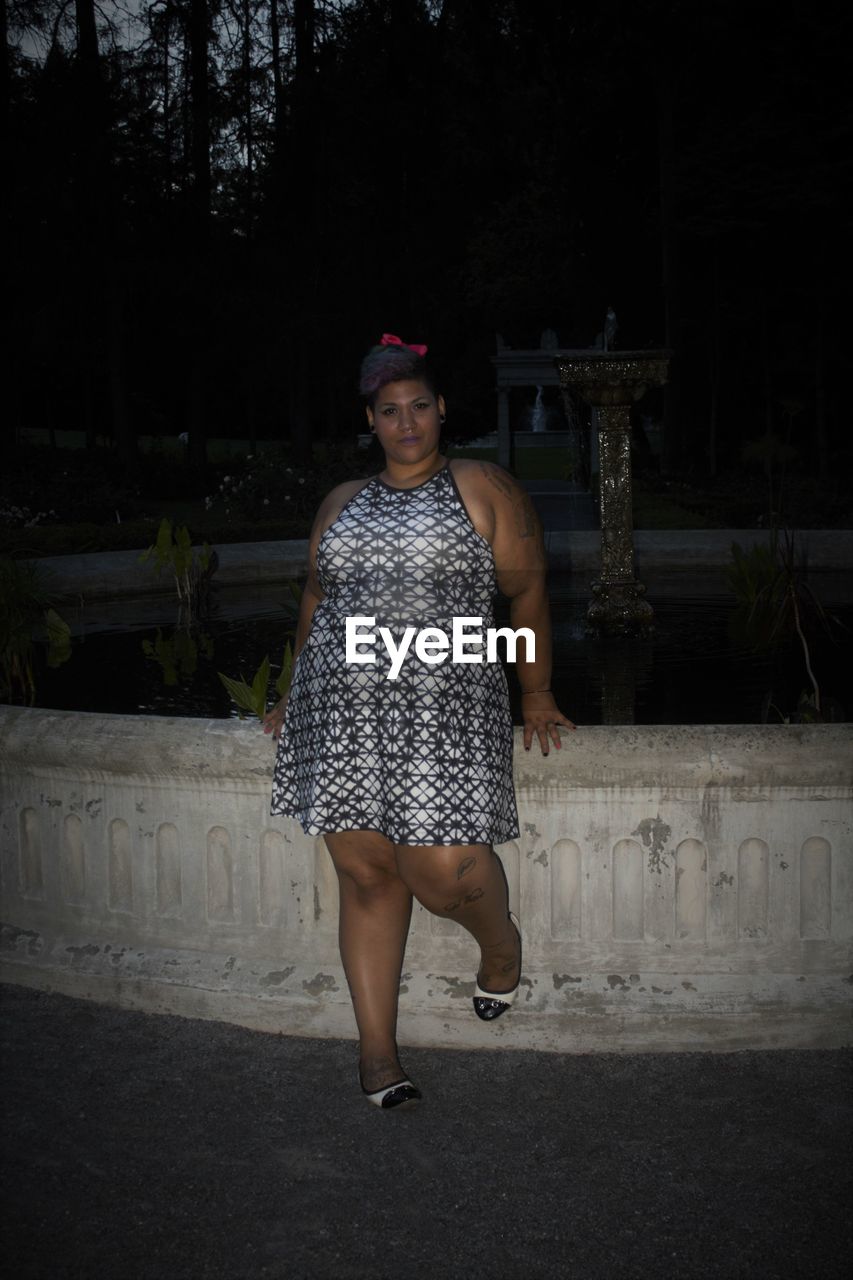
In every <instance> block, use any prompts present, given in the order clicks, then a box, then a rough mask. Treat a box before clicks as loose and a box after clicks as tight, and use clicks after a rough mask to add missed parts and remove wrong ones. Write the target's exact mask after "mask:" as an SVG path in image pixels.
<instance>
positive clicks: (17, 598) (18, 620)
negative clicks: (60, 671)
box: [0, 556, 71, 703]
mask: <svg viewBox="0 0 853 1280" xmlns="http://www.w3.org/2000/svg"><path fill="white" fill-rule="evenodd" d="M37 642H38V643H43V644H46V651H47V652H46V656H47V664H48V666H49V667H58V666H61V665H62V663H63V662H67V661H68V659H69V658H70V657H71V631H70V629H69V626H68V623H67V622H66V621H65V619H64V618H63V617H62V616H61V615H60V614H59V613H57V611H56V609H54V608H53V597H52V595H51V593H50V591H49V589H48V587H47V583H46V576H45V574H44V571H43V570H42V569H41V568H40V567H39V566H38V565H35V564H31V563H28V562H26V561H22V560H12V559H11V558H10V557H8V556H2V557H0V696H2V697H3V698H13V699H14V698H17V697H20V698H22V699H25V700H26V701H27V702H29V703H32V702H33V699H34V697H35V691H36V682H35V674H34V661H35V648H36V643H37Z"/></svg>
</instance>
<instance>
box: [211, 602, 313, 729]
mask: <svg viewBox="0 0 853 1280" xmlns="http://www.w3.org/2000/svg"><path fill="white" fill-rule="evenodd" d="M301 598H302V591H301V588H300V586H299V584H298V583H297V582H294V581H293V580H292V579H288V581H287V599H286V600H283V601H281V606H282V608H283V609H284V611H285V613H287V614H288V616H289V617H290V620H291V624H292V626H291V630H294V629H295V626H296V621H297V618H298V617H299V603H300V600H301ZM270 673H271V665H270V660H269V655H268V654H266V655H264V659H263V661H262V662H261V665H260V666H259V667H258V669H257V671H256V672H255V675H254V677H253V678H252V682H251V684H248V683H247V682H246V680H245V679H244V678H243V676H242V675H241V676H240V678H239V680H234V679H232V678H231V677H230V676H226V675H224V674H223V673H222V672H221V671H220V672H219V679H220V680H221V681H222V683H223V685H224V686H225V688H226V690H227V692H228V693H229V695H230V696H231V699H232V701H233V702H234V704H235V705H236V707H237V709H238V711H239V712H240V718H241V719H242V718H243V712H244V711H247V712H249V713H250V714H251V715H256V716H257V717H258V719H260V720H262V719H263V717H264V714H265V712H266V709H267V695H268V690H269V683H270ZM292 678H293V648H292V646H291V644H290V641H288V643H287V644H286V645H285V647H284V654H283V655H282V659H281V670H280V672H279V674H278V677H277V679H276V681H275V684H274V685H273V689H274V690H275V692H276V693H277V694H278V696H279V698H283V697H284V696H285V694H286V693H287V691H288V689H289V688H290V682H291V679H292Z"/></svg>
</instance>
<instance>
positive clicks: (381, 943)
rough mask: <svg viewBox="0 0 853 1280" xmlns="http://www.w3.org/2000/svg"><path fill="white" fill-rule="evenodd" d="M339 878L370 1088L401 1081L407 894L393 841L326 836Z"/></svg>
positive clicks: (342, 935) (345, 952) (368, 834)
mask: <svg viewBox="0 0 853 1280" xmlns="http://www.w3.org/2000/svg"><path fill="white" fill-rule="evenodd" d="M324 838H325V841H326V847H327V848H328V850H329V853H330V854H331V856H332V861H333V863H334V864H335V870H336V872H337V874H338V884H339V885H340V897H341V902H340V923H339V931H338V932H339V940H340V947H341V960H342V961H343V965H344V972H345V973H346V975H347V982H348V983H349V989H350V995H351V996H352V1003H353V1008H354V1009H355V1020H356V1023H357V1024H358V1035H359V1064H360V1070H361V1079H362V1083H363V1085H364V1087H365V1089H366V1090H367V1091H368V1093H372V1092H373V1091H374V1090H376V1089H383V1088H385V1086H386V1085H389V1084H393V1083H394V1082H395V1081H396V1080H399V1079H400V1077H401V1075H402V1074H403V1072H402V1071H401V1069H400V1063H399V1060H398V1058H397V1040H396V1036H397V1001H398V998H399V991H400V973H401V971H402V968H403V954H404V952H405V949H406V938H407V936H408V932H409V922H410V920H411V915H412V895H411V893H410V891H409V889H408V887H407V886H406V884H405V883H404V882H403V881H402V880H401V879H400V876H399V873H398V871H397V864H396V859H395V854H394V846H393V844H392V843H391V841H390V840H388V839H386V837H385V836H383V835H380V834H379V832H378V831H338V832H335V833H332V834H330V835H327V836H325V837H324Z"/></svg>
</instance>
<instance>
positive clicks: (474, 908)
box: [396, 844, 520, 994]
mask: <svg viewBox="0 0 853 1280" xmlns="http://www.w3.org/2000/svg"><path fill="white" fill-rule="evenodd" d="M396 848H397V867H398V869H399V872H400V878H401V879H402V880H404V881H405V883H406V884H407V885H408V886H409V888H410V889H411V891H412V893H413V894H414V895H415V897H416V898H417V900H418V902H420V903H422V904H423V906H425V907H426V908H427V910H428V911H432V912H433V914H434V915H437V916H446V917H448V919H450V920H457V921H458V922H459V924H461V925H462V927H463V928H464V929H467V930H468V932H469V933H470V934H472V935H473V937H474V938H475V940H476V941H477V943H478V944H479V947H480V955H481V959H480V969H479V974H478V978H479V982H480V986H481V987H483V988H485V990H486V991H494V992H495V993H496V994H500V993H501V992H502V991H512V990H513V988H514V987H516V986H517V985H518V980H519V976H520V975H519V963H520V945H519V940H518V934H517V933H516V931H515V929H514V927H513V925H512V923H511V921H510V920H509V919H508V911H509V902H508V891H507V883H506V876H505V875H504V870H503V866H502V865H501V861H500V858H499V857H498V856H497V854H496V853H495V851H494V850H493V849H492V848H491V846H490V845H487V844H467V845H451V846H441V845H399V844H398V845H397V846H396Z"/></svg>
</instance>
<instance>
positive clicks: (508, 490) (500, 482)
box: [480, 462, 514, 498]
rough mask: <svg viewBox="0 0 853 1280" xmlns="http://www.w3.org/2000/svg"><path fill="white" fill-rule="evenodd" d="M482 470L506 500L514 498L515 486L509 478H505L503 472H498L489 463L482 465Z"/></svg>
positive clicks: (482, 463)
mask: <svg viewBox="0 0 853 1280" xmlns="http://www.w3.org/2000/svg"><path fill="white" fill-rule="evenodd" d="M480 470H481V471H482V473H483V475H484V476H485V477H486V479H487V480H488V482H489V484H490V485H492V487H493V488H495V489H499V490H500V492H501V493H502V494H503V495H504V497H506V498H512V497H513V496H514V495H513V490H514V486H513V483H512V481H511V480H510V478H509V476H505V475H504V474H503V472H502V471H496V470H494V468H493V467H491V466H490V465H489V463H487V462H481V463H480Z"/></svg>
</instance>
